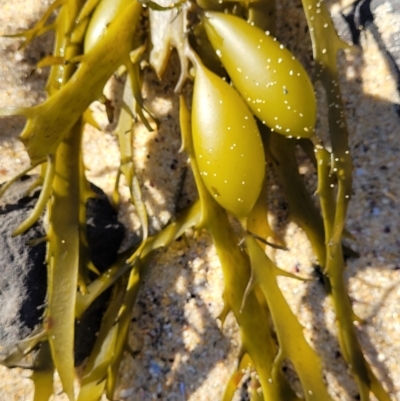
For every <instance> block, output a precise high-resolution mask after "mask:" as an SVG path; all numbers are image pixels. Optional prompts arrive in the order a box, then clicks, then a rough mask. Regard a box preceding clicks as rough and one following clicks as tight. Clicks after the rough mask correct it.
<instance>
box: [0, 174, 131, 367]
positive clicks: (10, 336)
mask: <svg viewBox="0 0 400 401" xmlns="http://www.w3.org/2000/svg"><path fill="white" fill-rule="evenodd" d="M34 180H35V178H34V177H28V176H27V177H24V178H23V179H21V180H20V181H18V182H16V183H15V184H14V185H13V186H12V187H11V188H10V189H9V190H8V191H7V192H6V194H5V195H4V197H3V198H2V199H1V200H0V235H1V237H2V241H1V242H0V272H1V275H0V355H1V354H3V355H5V354H6V353H7V352H8V351H9V349H10V348H11V347H12V346H13V345H14V344H15V343H16V342H17V341H19V340H21V339H23V338H25V337H26V336H27V335H29V333H30V332H31V331H32V330H33V329H34V327H35V326H36V325H37V324H39V323H40V321H41V317H42V315H43V311H44V304H45V298H46V287H47V269H46V265H45V256H46V243H45V242H39V243H36V244H35V245H33V244H32V243H30V242H31V241H32V240H37V239H39V238H42V237H43V236H44V235H45V231H44V228H43V221H42V220H39V222H38V223H36V224H35V225H34V226H33V227H32V228H30V229H29V230H28V231H27V232H26V233H24V234H22V235H20V236H17V237H12V233H13V231H14V230H15V229H16V228H17V226H18V225H19V224H21V222H23V221H24V220H25V219H26V217H27V216H28V215H29V214H30V212H31V210H32V208H33V207H34V205H35V202H36V199H37V197H38V195H39V190H36V191H34V193H33V194H31V195H29V196H26V192H27V191H28V189H29V187H30V186H31V185H32V183H33V182H34ZM92 189H93V190H94V192H95V193H96V194H97V197H96V198H91V199H89V200H88V203H87V237H88V244H89V254H90V257H91V260H92V262H93V264H94V265H95V266H96V268H97V269H98V270H99V271H101V272H103V271H105V270H106V269H107V268H109V267H110V265H111V264H112V263H114V261H115V260H116V257H117V253H118V249H119V247H120V245H121V242H122V240H123V237H124V233H125V229H124V226H123V225H122V224H121V223H120V222H119V221H118V218H117V214H116V212H115V211H114V210H113V208H112V206H111V205H110V203H109V201H108V198H107V196H106V195H105V194H104V192H103V191H102V190H101V189H100V188H97V187H95V186H94V185H92ZM36 242H38V241H36ZM107 300H108V293H107V292H105V293H104V294H102V295H101V296H100V297H99V298H98V300H96V301H95V302H94V303H93V305H92V306H91V307H90V308H89V310H88V311H87V312H86V314H85V315H84V316H83V318H82V319H81V321H80V322H77V324H76V339H75V340H76V341H75V361H76V364H77V365H78V364H80V363H81V362H82V361H83V360H84V358H85V357H86V356H88V354H89V353H90V351H91V348H92V346H93V344H94V341H95V335H96V333H97V331H98V330H99V327H100V323H101V318H102V314H103V312H104V309H105V307H106V303H107Z"/></svg>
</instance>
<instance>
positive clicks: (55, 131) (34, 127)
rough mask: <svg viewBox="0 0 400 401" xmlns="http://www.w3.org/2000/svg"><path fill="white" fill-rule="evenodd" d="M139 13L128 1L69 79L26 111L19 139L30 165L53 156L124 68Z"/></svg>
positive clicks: (139, 6)
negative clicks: (113, 77)
mask: <svg viewBox="0 0 400 401" xmlns="http://www.w3.org/2000/svg"><path fill="white" fill-rule="evenodd" d="M140 11H141V5H140V3H138V2H137V1H132V3H131V4H130V5H129V6H128V7H127V9H126V10H125V13H123V14H122V15H120V16H119V18H118V19H117V21H116V22H115V23H114V24H111V26H110V28H109V29H108V30H107V32H106V33H105V35H104V36H103V38H102V39H101V40H100V41H99V42H98V43H97V44H96V46H94V47H93V49H91V51H89V52H88V53H87V54H85V55H84V56H83V58H82V62H81V64H80V65H79V67H78V69H77V71H76V72H75V74H74V75H73V76H72V77H71V79H70V80H69V81H68V82H67V83H65V85H64V86H62V87H61V89H60V90H58V91H57V92H55V93H54V94H53V95H52V96H50V97H49V98H48V99H47V100H46V101H45V102H44V103H42V104H40V105H38V106H35V107H33V108H31V109H30V113H29V117H28V121H27V123H26V125H25V128H24V131H23V132H22V134H21V137H20V138H21V141H22V142H23V143H24V145H25V147H26V150H27V152H28V154H29V156H30V158H31V161H32V163H34V162H36V161H37V160H39V159H43V157H45V156H47V154H49V153H50V154H54V153H55V151H56V149H57V146H58V145H59V143H60V142H61V141H62V139H63V137H64V136H65V135H66V134H67V133H68V132H69V130H70V129H71V128H72V127H73V125H74V124H75V123H76V122H77V121H78V119H79V118H80V117H81V115H82V114H83V113H84V111H85V110H86V109H87V108H88V106H89V105H90V103H91V102H92V101H94V100H96V99H98V98H99V97H100V95H101V93H102V91H103V87H104V85H105V83H106V82H107V80H108V78H109V77H110V76H111V74H112V73H113V72H114V71H115V70H116V69H117V68H118V67H119V66H120V65H122V64H124V62H125V60H126V57H128V56H129V52H130V50H131V48H130V47H131V43H132V38H133V35H134V32H135V30H136V25H137V22H138V20H139V16H140ZM116 43H118V46H116V45H115V44H116Z"/></svg>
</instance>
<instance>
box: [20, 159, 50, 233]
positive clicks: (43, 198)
mask: <svg viewBox="0 0 400 401" xmlns="http://www.w3.org/2000/svg"><path fill="white" fill-rule="evenodd" d="M55 174H56V170H55V161H54V158H53V157H51V156H49V157H48V161H47V164H46V174H45V176H44V181H43V186H42V190H41V192H40V195H39V198H38V200H37V202H36V203H35V207H34V208H33V210H32V212H31V214H30V215H29V217H28V218H27V219H26V220H24V221H23V222H22V223H21V224H20V225H19V226H18V227H17V228H16V229H15V231H14V232H13V236H16V235H20V234H22V233H24V232H25V231H26V230H28V229H29V228H30V227H32V226H33V225H34V224H35V223H36V222H37V221H38V220H39V218H40V216H41V215H42V213H43V211H44V209H45V207H46V205H47V201H48V200H49V197H50V195H51V192H52V190H53V181H54V177H55Z"/></svg>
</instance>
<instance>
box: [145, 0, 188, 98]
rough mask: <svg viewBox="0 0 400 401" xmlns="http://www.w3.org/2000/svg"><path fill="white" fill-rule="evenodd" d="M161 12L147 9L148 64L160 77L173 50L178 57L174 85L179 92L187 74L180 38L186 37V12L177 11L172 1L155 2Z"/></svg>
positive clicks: (185, 59) (186, 63)
mask: <svg viewBox="0 0 400 401" xmlns="http://www.w3.org/2000/svg"><path fill="white" fill-rule="evenodd" d="M157 3H158V4H159V5H160V6H162V8H163V10H156V9H154V8H152V7H150V9H149V21H150V40H151V44H152V50H151V51H150V56H149V62H150V65H151V66H152V67H153V68H154V70H155V71H156V73H157V75H158V76H159V77H161V76H162V75H163V73H164V71H165V69H166V67H167V63H168V60H169V57H170V54H171V51H172V48H175V49H176V50H177V52H178V55H179V60H180V66H181V75H180V77H179V81H178V83H177V85H176V88H177V90H180V89H181V87H182V85H183V83H184V81H185V80H186V78H187V74H188V72H187V71H188V60H187V57H186V54H185V48H184V47H185V45H184V41H183V40H182V38H184V37H185V35H186V32H185V30H186V26H187V11H186V9H185V8H183V9H182V10H179V9H178V8H177V4H180V3H181V2H179V3H176V4H175V3H174V2H173V0H161V1H158V2H157Z"/></svg>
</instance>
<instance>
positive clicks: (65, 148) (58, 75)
mask: <svg viewBox="0 0 400 401" xmlns="http://www.w3.org/2000/svg"><path fill="white" fill-rule="evenodd" d="M56 9H58V13H57V16H56V18H55V21H54V22H52V23H47V20H48V19H49V18H50V16H51V15H53V12H54V10H56ZM303 9H304V14H305V17H306V18H307V22H308V25H309V31H310V34H311V40H312V45H313V55H314V61H315V68H314V75H313V79H314V83H312V80H311V79H310V78H309V77H308V74H307V73H306V71H305V70H304V69H303V67H302V66H301V64H300V62H298V61H297V60H296V59H295V57H294V56H293V55H292V54H291V53H290V52H289V51H288V50H286V49H285V48H284V45H283V44H280V43H279V42H277V40H276V39H275V38H274V37H273V36H272V34H273V33H274V32H275V3H274V1H272V0H252V1H243V2H241V1H229V0H227V1H214V0H207V1H203V0H202V1H197V2H195V1H192V2H186V3H184V2H177V3H172V2H169V1H165V2H162V4H161V3H160V4H158V3H157V2H153V1H146V2H139V1H137V0H119V1H116V0H97V1H91V0H87V1H86V2H83V1H80V0H63V1H55V2H54V3H53V4H52V5H51V6H50V8H49V9H48V11H47V12H46V13H45V14H44V16H43V18H42V19H41V20H40V21H39V22H38V23H37V24H36V25H35V26H34V27H33V28H32V29H30V30H28V31H25V32H22V33H19V34H16V35H10V36H14V37H23V38H24V39H25V42H24V44H23V46H27V45H28V44H29V42H30V41H31V40H32V39H33V38H35V37H36V36H39V35H42V34H43V33H45V32H47V31H49V30H53V31H54V32H55V44H54V54H53V55H52V56H50V57H46V58H44V59H43V60H41V61H40V62H39V65H40V66H45V65H48V66H50V67H51V70H50V75H49V78H48V82H47V85H46V90H47V94H48V96H47V99H46V100H45V101H44V102H43V103H42V104H40V105H37V106H34V107H31V108H26V109H21V108H19V109H11V110H4V109H3V110H0V115H15V114H19V115H23V116H25V117H26V119H27V122H26V125H25V128H24V129H23V131H22V133H21V135H20V140H21V141H22V143H23V144H24V146H25V149H26V151H27V153H28V155H29V157H30V161H31V167H30V168H29V169H28V170H25V171H23V172H21V174H25V173H26V172H27V171H29V170H30V169H31V168H34V167H36V166H38V165H40V166H41V175H40V178H39V180H38V182H37V183H36V185H37V186H41V187H42V189H41V194H40V196H39V198H38V200H37V203H36V206H35V208H34V209H33V211H32V214H31V216H30V217H29V218H28V219H27V220H26V221H25V222H24V223H23V224H22V225H21V226H20V227H18V228H17V230H16V231H15V233H14V235H19V234H21V233H22V232H24V231H25V230H27V229H28V228H29V227H30V226H32V225H33V224H34V223H35V222H36V221H37V220H38V218H39V217H40V216H41V215H42V213H43V211H44V210H46V213H47V215H48V220H49V224H48V227H47V232H46V238H45V239H46V241H47V269H48V288H47V302H46V307H45V311H44V316H43V322H42V323H41V325H40V327H38V328H37V329H36V330H35V331H34V332H33V333H32V334H31V335H30V336H29V337H28V338H26V339H25V340H23V341H22V342H21V343H19V344H17V346H16V347H15V349H13V350H12V351H11V352H10V353H9V355H7V356H6V357H4V358H3V359H2V360H0V363H2V364H3V365H6V366H8V367H12V366H15V365H16V364H17V363H18V362H19V361H20V360H22V359H23V358H25V357H26V356H27V355H29V354H30V353H31V352H32V351H33V350H35V349H38V348H39V354H38V356H37V357H36V359H35V365H34V367H33V371H34V373H33V375H32V377H31V379H32V380H33V382H34V384H35V398H34V399H35V400H48V399H49V397H50V396H51V395H52V393H53V389H52V386H53V372H54V370H56V371H57V372H58V374H59V376H60V380H61V383H62V387H63V391H64V392H65V393H66V394H67V396H68V398H69V399H70V400H71V401H72V400H74V399H78V400H82V401H83V400H85V401H96V400H100V399H101V397H102V395H103V394H105V396H106V398H107V399H110V400H112V399H114V391H115V387H116V381H117V373H118V369H119V365H120V362H121V358H122V355H123V353H124V351H125V350H127V348H128V342H127V337H128V331H129V325H130V320H131V310H132V308H133V305H134V304H135V302H136V299H137V297H138V292H139V288H140V286H141V279H142V277H143V275H144V274H145V272H146V271H147V270H148V269H151V264H150V260H151V257H152V255H154V253H155V251H156V250H157V249H160V248H165V247H168V246H169V245H171V244H172V243H173V241H175V240H177V239H178V238H180V237H181V236H182V235H184V234H185V232H186V231H187V230H188V229H191V228H193V229H194V230H195V231H202V230H205V231H207V232H208V233H209V235H210V237H211V239H212V242H213V244H214V246H215V248H216V251H217V254H218V257H219V260H220V264H221V269H222V273H223V276H224V283H225V289H224V296H223V298H224V302H225V309H224V312H223V313H222V315H221V320H222V322H223V321H224V318H225V317H226V315H227V313H228V312H233V314H234V316H235V318H236V320H237V323H238V325H239V328H240V335H241V340H242V349H241V353H240V355H239V359H238V365H237V370H236V371H235V372H234V373H233V374H232V377H231V379H230V381H229V382H228V383H227V387H226V391H225V394H224V397H223V399H224V401H228V400H231V399H232V398H233V396H234V393H235V391H236V389H237V386H238V385H239V384H240V382H241V380H242V379H243V377H244V375H245V373H244V372H245V370H246V369H249V370H250V371H252V372H253V373H254V374H253V375H252V376H251V380H250V388H251V389H252V399H254V400H257V399H264V400H270V401H276V400H285V401H288V400H299V399H306V400H329V399H331V395H330V394H329V392H328V387H327V384H326V383H325V379H324V373H323V371H324V361H323V360H322V357H321V356H320V355H318V353H317V351H316V350H315V349H314V348H313V347H312V346H311V345H310V344H309V342H308V340H307V339H306V336H305V334H304V330H303V327H302V325H301V324H300V322H299V321H298V319H297V317H296V315H295V314H294V313H293V311H292V310H291V308H290V307H289V305H288V303H287V301H286V299H285V297H284V295H283V293H282V291H281V289H280V287H279V285H278V280H277V279H278V277H279V276H285V277H290V278H292V279H299V280H303V278H301V277H298V276H296V275H294V274H291V273H288V272H286V271H284V270H281V269H279V268H278V267H277V266H276V265H275V264H274V263H273V261H272V260H271V259H270V258H269V257H268V256H267V252H266V251H265V247H266V246H267V247H270V246H272V247H275V248H279V249H286V248H285V244H284V242H283V240H281V239H280V238H279V235H278V234H277V233H275V232H274V228H273V227H271V226H270V225H269V224H268V220H267V215H268V213H269V210H268V209H269V207H268V203H267V202H266V199H267V196H268V192H269V190H270V189H269V187H268V180H267V176H268V166H269V165H273V167H274V170H275V171H276V173H277V177H278V180H279V181H280V183H281V185H282V187H283V190H284V192H285V196H286V199H287V202H288V205H289V216H290V218H291V219H292V220H293V221H295V222H297V224H298V225H299V226H300V227H301V228H302V229H303V230H304V232H305V233H306V235H307V236H308V238H309V240H310V242H311V244H312V247H313V250H314V253H315V255H316V258H317V260H318V263H319V265H320V266H321V270H322V275H323V277H324V282H325V283H327V285H326V286H325V288H326V291H327V292H328V294H329V296H330V297H331V298H332V301H333V305H334V309H335V313H336V319H337V325H338V333H339V342H340V347H341V352H342V354H343V356H344V358H345V360H346V363H347V364H348V367H349V369H350V371H351V373H352V374H353V376H354V379H355V381H356V383H357V385H358V389H359V392H360V397H361V400H368V399H369V397H370V393H373V394H374V395H375V396H376V397H377V398H378V399H379V400H389V399H390V397H389V395H388V393H387V392H386V390H385V389H384V388H383V386H382V384H381V383H380V382H379V380H378V379H377V378H376V376H375V375H374V373H373V372H372V369H371V367H370V365H369V364H368V362H367V360H366V359H365V357H364V355H363V352H362V349H361V346H360V344H359V342H358V339H357V335H356V330H355V327H354V321H355V320H356V317H355V315H354V312H353V310H352V306H351V303H350V299H349V296H348V292H347V288H346V284H345V281H344V278H343V275H344V269H345V261H344V257H343V249H342V246H343V244H342V240H343V237H344V235H345V233H346V232H345V222H346V213H347V208H348V204H349V202H350V198H351V191H352V160H351V155H350V151H349V143H348V132H347V128H346V120H345V116H344V107H343V102H342V100H341V93H340V88H339V76H338V68H337V53H338V51H341V50H348V49H349V46H348V45H347V44H346V43H344V42H342V41H341V40H340V39H339V37H338V36H337V34H336V32H335V30H334V27H333V24H332V21H331V19H330V16H329V13H328V11H327V8H326V6H325V3H324V2H323V1H317V0H303ZM221 11H225V13H221ZM246 19H247V20H248V22H249V23H248V24H246V23H245V20H246ZM265 31H267V32H265ZM93 32H96V35H97V36H93ZM232 34H234V35H236V36H235V37H233V36H232ZM147 35H148V36H149V38H150V42H151V45H149V43H148V41H147V40H146V37H147ZM171 48H175V49H176V50H177V53H178V55H179V58H180V66H181V75H180V78H179V81H178V84H177V87H176V92H177V93H182V91H183V89H184V88H186V87H189V86H190V84H188V82H189V81H191V80H192V79H194V82H195V83H194V90H193V96H192V97H190V101H191V102H192V104H191V107H190V108H188V105H187V104H186V99H185V97H184V96H183V95H182V94H181V95H180V106H179V109H180V130H181V135H182V147H181V151H183V152H186V154H187V155H188V157H189V160H190V162H189V164H190V168H191V170H192V172H193V176H194V180H195V184H196V187H197V191H198V196H199V199H198V200H196V201H195V202H194V203H193V204H192V205H190V206H189V207H188V208H187V209H185V210H184V211H183V212H182V213H181V214H180V216H179V217H178V218H177V219H175V220H174V221H172V222H170V223H169V224H168V225H167V226H166V227H164V228H163V229H162V230H161V231H159V232H158V233H154V234H152V235H150V234H149V224H148V216H147V210H146V206H145V203H144V202H143V200H142V194H141V187H142V184H141V183H140V181H139V179H138V177H137V175H136V173H135V169H134V162H133V148H132V142H133V138H134V135H135V122H136V121H138V120H140V121H141V122H142V123H143V124H144V125H145V126H146V127H147V129H148V130H151V129H152V124H153V123H157V122H156V121H155V119H154V118H153V117H152V116H151V113H150V112H149V110H148V109H147V107H146V104H145V103H146V102H145V101H144V99H143V98H142V94H141V90H142V81H141V68H142V65H143V64H144V62H146V63H148V64H149V65H150V66H151V67H152V68H153V69H154V70H155V71H156V73H157V74H158V76H159V77H160V79H162V75H163V72H164V71H165V68H166V66H167V65H168V63H169V59H170V54H171ZM244 51H246V52H247V53H246V54H247V55H250V56H249V57H241V53H242V52H244ZM214 52H215V53H216V54H217V56H218V57H215V53H214ZM121 67H123V68H122V69H121ZM193 70H194V71H193ZM117 71H118V74H124V72H123V71H125V73H126V75H127V76H128V78H127V79H126V83H125V89H124V95H123V107H122V110H121V112H120V115H119V120H118V124H117V128H116V129H115V135H116V137H117V140H118V144H119V148H120V168H119V172H118V176H117V179H116V184H115V190H114V194H113V201H114V204H115V205H116V206H117V205H118V203H119V198H120V194H119V181H120V177H121V176H124V177H125V182H126V183H127V184H126V185H127V187H128V189H129V192H130V195H131V201H132V204H133V206H134V208H135V210H136V213H137V215H138V216H139V221H140V224H141V239H140V243H139V244H137V245H136V246H134V247H133V248H132V249H129V250H128V251H126V252H124V253H123V254H121V255H120V256H119V258H118V260H117V261H116V262H115V263H114V265H113V266H112V267H111V268H110V269H109V270H107V271H106V272H105V273H102V274H100V273H99V272H97V271H96V269H95V268H94V266H93V264H92V262H91V261H90V257H89V254H88V247H87V240H86V229H85V220H84V217H85V205H86V201H87V199H88V198H89V197H90V196H93V193H92V191H91V189H90V186H89V184H88V181H87V179H86V176H85V166H84V162H83V155H82V152H83V149H82V135H83V126H84V123H85V122H89V123H92V124H95V122H94V121H93V118H92V117H91V114H90V111H88V107H89V106H90V104H91V103H92V102H93V101H95V100H97V99H101V98H102V97H103V89H104V86H105V84H106V83H107V81H108V79H109V78H110V77H111V76H112V74H114V73H116V72H117ZM260 71H262V72H260ZM238 72H239V73H238ZM192 75H194V77H193V76H192ZM248 75H250V76H251V79H249V77H248ZM227 81H228V82H229V81H230V82H231V85H229V84H228V83H227ZM316 81H320V82H321V83H322V85H323V87H324V89H325V95H326V100H327V104H328V120H329V138H330V143H331V148H328V147H327V146H325V145H324V143H323V142H322V140H321V139H320V138H318V136H317V135H316V133H315V130H314V125H315V120H316V110H315V108H316V106H315V103H316V101H315V94H314V90H313V84H315V82H316ZM261 84H263V85H264V87H263V88H262V90H260V88H259V86H261ZM185 85H186V86H185ZM271 99H272V102H271ZM264 104H268V107H264ZM189 109H191V111H189ZM232 113H233V114H232ZM232 117H234V118H232ZM230 120H232V121H233V122H232V124H233V126H232V127H231V126H230V125H229V121H230ZM235 121H236V124H234V122H235ZM238 121H241V122H240V123H238ZM271 121H272V122H273V123H271ZM275 122H276V123H275ZM301 138H303V139H301ZM237 143H238V144H239V146H238V147H236V146H237ZM299 144H300V145H301V146H302V147H303V148H304V149H305V150H306V151H308V152H309V151H310V149H311V150H312V151H313V152H314V153H315V154H314V155H310V156H311V160H312V161H313V162H314V163H315V165H316V166H317V174H318V188H317V198H318V201H319V206H316V205H315V203H314V201H313V199H312V197H311V195H310V193H309V192H308V190H307V188H306V186H305V184H304V181H303V180H302V178H301V176H300V174H299V169H298V162H297V160H296V146H298V145H299ZM309 154H310V152H309ZM227 164H229V165H234V166H235V168H236V169H237V171H234V170H233V171H232V169H224V166H226V165H227ZM251 170H253V171H251ZM21 174H19V175H18V176H17V177H16V178H18V177H19V176H21ZM16 178H15V179H16ZM15 179H14V180H11V181H10V182H9V183H8V184H6V185H4V186H3V188H2V189H1V193H4V192H5V191H6V190H7V189H8V188H9V186H10V185H12V183H13V182H14V181H15ZM238 180H239V181H238ZM232 222H234V223H232ZM269 237H272V238H274V239H275V241H274V243H271V241H268V238H269ZM90 271H91V272H92V273H93V272H94V273H95V276H93V275H92V274H89V272H90ZM93 277H94V278H93ZM109 288H111V296H110V301H109V304H108V306H107V310H106V312H105V314H104V316H103V320H102V325H101V328H100V331H99V333H98V336H97V339H96V343H95V345H94V348H93V350H92V353H91V355H90V356H89V358H88V361H87V364H86V367H85V369H84V372H83V375H82V378H81V382H80V388H79V393H78V395H77V398H76V396H75V394H74V378H75V372H74V358H73V355H74V353H73V351H74V350H73V348H74V336H75V333H74V324H75V320H76V319H79V318H80V317H81V316H82V315H83V314H84V312H85V311H86V310H87V309H88V307H89V306H90V305H91V303H92V302H94V300H95V299H96V298H97V297H98V296H99V295H100V294H101V293H102V292H104V291H105V290H107V289H109ZM285 360H289V361H291V363H292V364H293V366H294V369H295V371H296V373H297V375H298V377H299V380H300V385H301V392H300V393H298V392H296V391H295V390H294V389H293V388H292V387H291V385H290V383H289V381H288V379H287V378H286V376H285V374H284V372H283V369H282V367H283V362H284V361H285Z"/></svg>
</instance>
